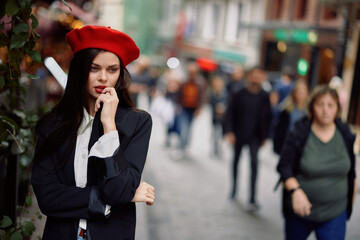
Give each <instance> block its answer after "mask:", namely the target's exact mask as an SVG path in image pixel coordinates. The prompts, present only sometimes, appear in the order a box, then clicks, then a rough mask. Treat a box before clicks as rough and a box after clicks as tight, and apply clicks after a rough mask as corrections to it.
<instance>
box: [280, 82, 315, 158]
mask: <svg viewBox="0 0 360 240" xmlns="http://www.w3.org/2000/svg"><path fill="white" fill-rule="evenodd" d="M308 96H309V89H308V86H307V84H306V82H305V81H304V80H298V81H296V83H295V87H294V90H293V91H292V92H291V94H290V95H289V96H287V97H286V98H285V99H284V101H283V102H282V104H281V105H280V110H281V111H280V115H279V118H278V121H277V124H276V126H275V133H274V138H273V148H274V152H276V153H277V154H280V152H281V148H282V146H283V144H284V141H285V136H286V133H287V132H288V131H290V130H292V129H293V127H294V124H295V122H296V121H297V120H299V119H301V118H302V117H304V116H305V115H306V112H305V109H306V101H307V98H308Z"/></svg>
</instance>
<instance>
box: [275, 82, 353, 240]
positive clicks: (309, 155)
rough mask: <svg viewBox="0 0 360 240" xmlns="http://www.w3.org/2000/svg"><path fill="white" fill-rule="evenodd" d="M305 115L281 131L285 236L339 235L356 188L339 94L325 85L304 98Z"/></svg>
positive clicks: (350, 137) (295, 238)
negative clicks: (306, 99)
mask: <svg viewBox="0 0 360 240" xmlns="http://www.w3.org/2000/svg"><path fill="white" fill-rule="evenodd" d="M308 115H309V116H308V117H304V118H303V119H301V120H300V121H298V122H297V123H296V124H295V127H294V129H293V130H292V131H290V132H289V133H288V134H287V137H286V140H285V143H284V146H283V148H282V150H281V156H280V160H279V163H278V166H277V171H278V172H279V173H280V176H281V181H282V182H283V183H284V188H283V214H284V217H285V239H289V240H290V239H291V240H305V239H307V238H308V236H309V235H310V233H311V232H313V231H315V234H316V236H317V239H336V240H340V239H341V240H343V239H345V232H346V219H349V218H350V216H351V212H352V207H353V202H354V197H355V195H356V194H355V193H356V179H355V155H354V151H353V146H354V141H355V136H354V135H353V133H352V132H351V131H350V129H349V127H348V126H347V125H346V124H344V123H342V122H341V120H340V119H339V116H340V102H339V96H338V94H337V92H336V90H335V89H331V88H329V87H328V86H327V85H324V86H318V87H316V88H315V89H314V90H313V92H312V94H311V97H310V102H309V105H308Z"/></svg>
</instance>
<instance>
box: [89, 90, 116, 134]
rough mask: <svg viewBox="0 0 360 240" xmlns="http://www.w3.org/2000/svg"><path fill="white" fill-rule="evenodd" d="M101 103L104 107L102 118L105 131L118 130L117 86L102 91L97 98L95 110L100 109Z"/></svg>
mask: <svg viewBox="0 0 360 240" xmlns="http://www.w3.org/2000/svg"><path fill="white" fill-rule="evenodd" d="M101 103H102V105H103V107H102V110H101V117H100V120H101V123H102V124H103V127H104V133H108V132H111V131H114V130H116V125H115V114H116V109H117V106H118V103H119V98H118V96H117V93H116V91H115V88H112V87H107V88H105V89H104V90H103V91H102V93H101V94H100V96H99V97H98V98H97V99H96V102H95V112H97V111H98V110H99V109H100V107H101Z"/></svg>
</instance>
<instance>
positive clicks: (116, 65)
mask: <svg viewBox="0 0 360 240" xmlns="http://www.w3.org/2000/svg"><path fill="white" fill-rule="evenodd" d="M91 65H95V66H97V67H100V64H97V63H92V64H91ZM108 67H120V64H114V65H110V66H108Z"/></svg>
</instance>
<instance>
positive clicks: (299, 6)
mask: <svg viewBox="0 0 360 240" xmlns="http://www.w3.org/2000/svg"><path fill="white" fill-rule="evenodd" d="M307 5H308V0H298V1H297V2H296V5H295V14H294V16H295V19H297V20H301V19H304V18H305V16H306V11H307Z"/></svg>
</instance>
